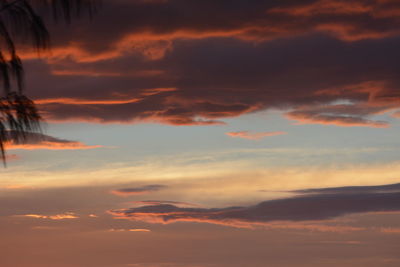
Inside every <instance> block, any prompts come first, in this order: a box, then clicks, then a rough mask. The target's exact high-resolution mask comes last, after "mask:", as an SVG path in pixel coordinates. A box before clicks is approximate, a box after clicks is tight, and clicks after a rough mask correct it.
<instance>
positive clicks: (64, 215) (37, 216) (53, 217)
mask: <svg viewBox="0 0 400 267" xmlns="http://www.w3.org/2000/svg"><path fill="white" fill-rule="evenodd" d="M16 216H18V217H25V218H33V219H47V220H54V221H60V220H71V219H78V218H79V216H77V215H76V214H75V213H73V212H66V213H62V214H55V215H42V214H24V215H16Z"/></svg>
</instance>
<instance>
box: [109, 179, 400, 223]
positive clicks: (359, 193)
mask: <svg viewBox="0 0 400 267" xmlns="http://www.w3.org/2000/svg"><path fill="white" fill-rule="evenodd" d="M297 192H301V193H307V194H306V195H299V196H295V197H292V198H284V199H277V200H269V201H265V202H262V203H259V204H257V205H254V206H248V207H228V208H213V209H206V208H184V207H177V206H174V205H167V204H164V205H154V206H143V207H137V208H130V209H121V210H112V211H110V213H111V214H113V215H114V216H115V217H116V218H124V219H129V220H137V221H146V222H151V223H173V222H179V221H189V222H205V223H213V224H222V225H230V226H237V227H253V226H257V225H263V224H268V223H271V222H274V221H292V222H302V221H317V220H328V219H332V218H335V217H339V216H343V215H346V214H353V213H366V212H382V211H399V210H400V188H399V185H398V184H397V185H389V186H376V187H372V186H371V187H343V188H325V189H310V190H302V191H297ZM310 193H312V194H310Z"/></svg>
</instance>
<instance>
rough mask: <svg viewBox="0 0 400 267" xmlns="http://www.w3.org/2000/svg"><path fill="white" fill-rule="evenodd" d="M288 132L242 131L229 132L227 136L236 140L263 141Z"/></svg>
mask: <svg viewBox="0 0 400 267" xmlns="http://www.w3.org/2000/svg"><path fill="white" fill-rule="evenodd" d="M284 134H287V133H286V132H250V131H240V132H228V133H226V135H228V136H230V137H234V138H243V139H248V140H261V139H263V138H265V137H270V136H277V135H284Z"/></svg>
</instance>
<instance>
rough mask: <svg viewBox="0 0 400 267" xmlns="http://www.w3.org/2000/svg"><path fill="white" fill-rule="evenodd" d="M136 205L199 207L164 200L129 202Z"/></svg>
mask: <svg viewBox="0 0 400 267" xmlns="http://www.w3.org/2000/svg"><path fill="white" fill-rule="evenodd" d="M129 203H132V204H137V205H149V206H157V205H174V206H177V207H198V206H199V205H196V204H191V203H187V202H179V201H165V200H141V201H132V202H129Z"/></svg>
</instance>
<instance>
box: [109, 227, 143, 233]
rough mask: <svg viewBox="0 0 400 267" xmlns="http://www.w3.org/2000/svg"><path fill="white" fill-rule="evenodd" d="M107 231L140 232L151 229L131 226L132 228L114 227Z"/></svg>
mask: <svg viewBox="0 0 400 267" xmlns="http://www.w3.org/2000/svg"><path fill="white" fill-rule="evenodd" d="M108 231H109V232H142V233H150V232H151V230H149V229H136V228H133V229H114V228H112V229H110V230H108Z"/></svg>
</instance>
